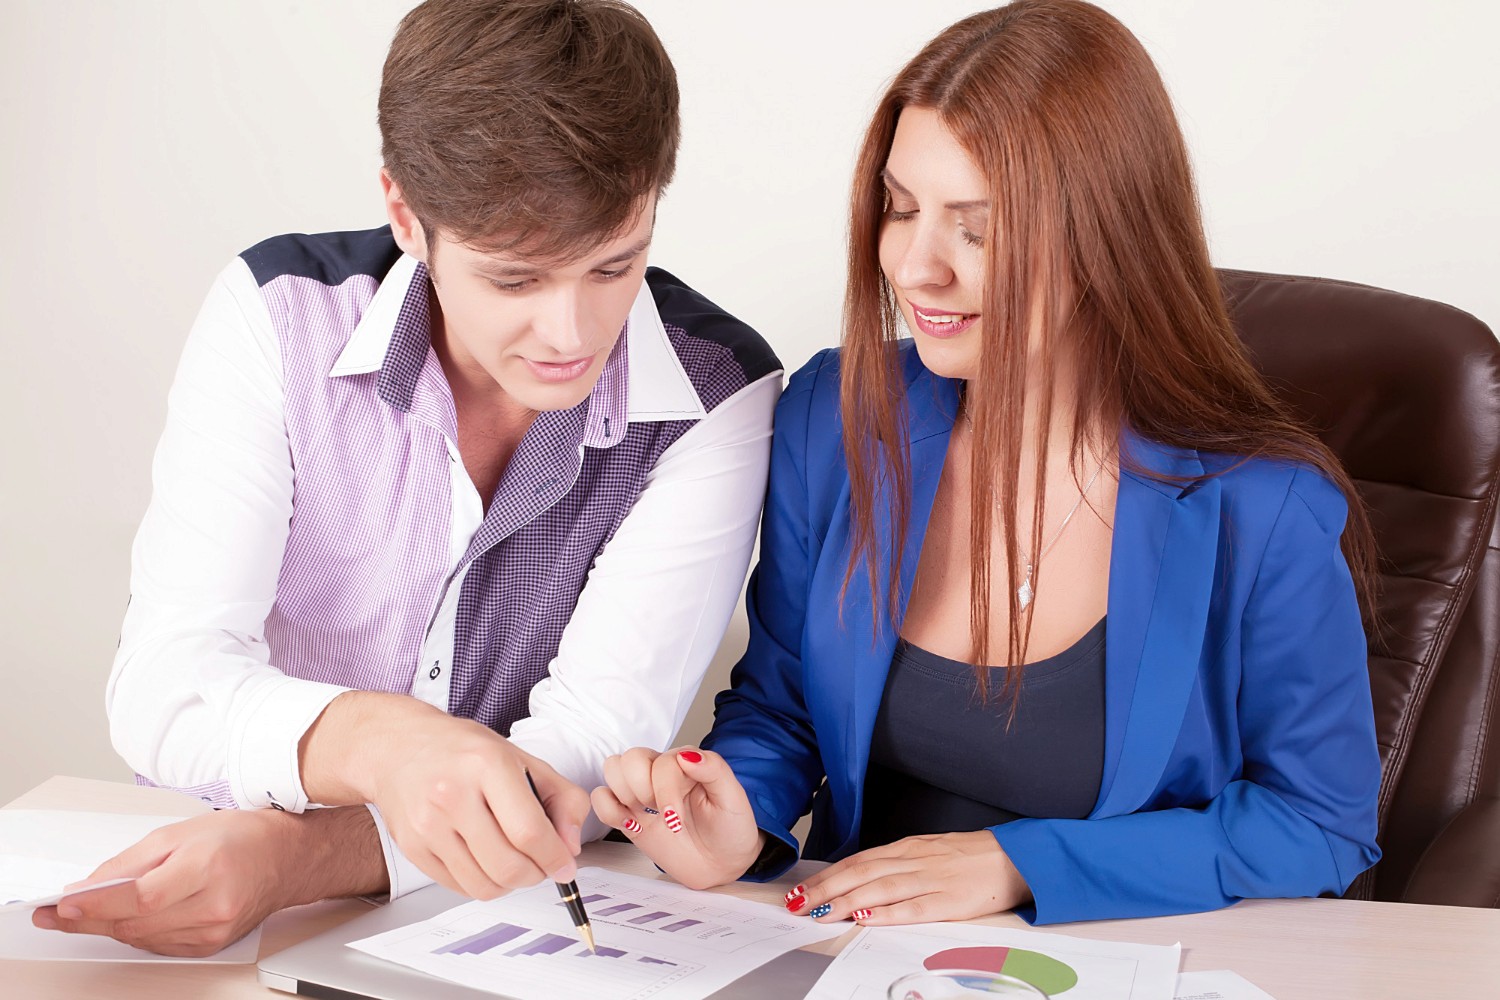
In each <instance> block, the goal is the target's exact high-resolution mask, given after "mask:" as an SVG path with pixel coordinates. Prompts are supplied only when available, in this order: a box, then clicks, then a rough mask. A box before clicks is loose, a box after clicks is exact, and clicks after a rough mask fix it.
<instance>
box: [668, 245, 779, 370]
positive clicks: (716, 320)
mask: <svg viewBox="0 0 1500 1000" xmlns="http://www.w3.org/2000/svg"><path fill="white" fill-rule="evenodd" d="M646 284H647V285H648V286H649V287H650V289H651V296H652V298H654V299H655V300H656V311H657V312H658V313H660V314H661V320H662V323H664V324H666V325H668V326H673V327H677V328H678V329H680V330H682V331H684V332H685V333H686V334H687V335H688V336H689V337H691V338H693V339H695V340H703V341H708V342H710V343H712V344H717V345H719V346H721V347H725V348H728V350H729V352H730V354H731V355H732V356H733V358H734V361H735V363H736V364H737V365H739V367H740V370H741V372H742V373H743V376H744V380H745V381H744V384H745V385H749V384H750V383H752V382H756V381H758V380H760V379H762V378H764V377H765V376H767V375H769V374H771V373H772V372H775V371H780V370H781V367H782V365H781V360H780V359H779V358H777V357H776V353H775V352H774V351H773V350H771V345H770V344H768V343H766V341H765V339H764V338H763V337H761V335H760V334H758V333H756V332H755V330H753V329H752V328H751V327H750V326H749V325H748V324H746V323H744V322H741V321H740V320H738V319H736V318H735V317H733V316H731V315H730V314H729V313H727V312H725V311H724V310H723V309H721V308H720V307H719V306H717V305H715V304H714V303H713V302H711V301H709V299H708V298H707V297H705V296H704V295H702V294H701V293H699V292H697V291H695V290H694V289H692V288H690V287H689V286H688V285H686V284H684V283H683V281H682V280H681V279H680V278H678V277H676V276H675V275H673V274H671V273H670V272H668V271H664V270H662V269H661V268H659V267H649V268H647V269H646Z"/></svg>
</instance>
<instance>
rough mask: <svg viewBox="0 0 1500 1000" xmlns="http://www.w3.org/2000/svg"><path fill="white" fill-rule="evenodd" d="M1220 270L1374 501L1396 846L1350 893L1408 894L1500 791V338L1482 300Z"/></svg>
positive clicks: (1391, 833)
mask: <svg viewBox="0 0 1500 1000" xmlns="http://www.w3.org/2000/svg"><path fill="white" fill-rule="evenodd" d="M1219 274H1220V280H1221V282H1222V284H1223V287H1224V290H1225V295H1226V298H1227V299H1228V302H1229V310H1230V314H1231V316H1232V317H1233V318H1234V322H1235V325H1236V328H1237V329H1238V330H1239V333H1240V336H1241V337H1242V338H1243V340H1244V341H1245V343H1246V345H1247V347H1248V348H1249V350H1250V353H1251V356H1252V357H1253V358H1254V360H1255V363H1256V365H1257V366H1258V367H1259V368H1260V370H1261V371H1262V373H1263V374H1264V375H1265V376H1266V378H1267V379H1268V381H1269V382H1270V383H1271V385H1272V387H1273V388H1274V389H1275V390H1276V391H1277V392H1278V393H1279V394H1281V396H1282V398H1284V399H1285V400H1286V401H1287V402H1288V403H1289V404H1290V405H1291V406H1292V407H1293V408H1294V409H1295V411H1296V412H1297V413H1298V414H1299V415H1300V416H1301V417H1302V418H1303V419H1304V420H1305V421H1306V422H1307V423H1308V424H1309V425H1310V426H1311V427H1312V428H1313V429H1314V430H1316V431H1317V433H1318V434H1319V436H1320V437H1322V439H1323V441H1324V442H1325V443H1327V444H1328V446H1329V447H1330V448H1332V449H1333V451H1334V453H1335V454H1337V455H1338V457H1339V459H1340V460H1341V461H1342V462H1343V463H1344V467H1345V469H1346V470H1347V471H1348V473H1349V475H1350V477H1351V478H1352V479H1353V480H1354V481H1355V483H1356V485H1357V486H1358V488H1359V490H1360V494H1361V496H1362V498H1363V500H1364V502H1365V505H1366V507H1367V508H1368V510H1369V513H1370V519H1371V523H1372V525H1373V528H1374V531H1375V537H1376V545H1377V548H1378V549H1379V553H1380V594H1379V597H1378V606H1377V612H1378V616H1379V622H1380V625H1379V630H1378V632H1377V634H1375V635H1373V636H1372V637H1371V642H1370V648H1369V665H1370V687H1371V691H1372V693H1373V695H1374V702H1375V722H1376V731H1377V735H1378V738H1379V741H1380V752H1381V758H1382V768H1383V775H1382V781H1381V789H1380V817H1381V834H1380V843H1381V848H1382V850H1383V851H1384V857H1383V859H1382V860H1381V862H1380V864H1379V865H1377V866H1376V868H1375V869H1374V870H1373V871H1371V872H1370V873H1368V874H1367V875H1365V876H1364V877H1362V878H1361V879H1360V880H1358V881H1357V882H1356V883H1355V885H1354V887H1352V888H1351V890H1350V893H1349V895H1351V896H1357V897H1361V898H1379V899H1402V898H1404V897H1405V893H1406V887H1407V884H1408V881H1409V880H1410V879H1411V876H1412V873H1413V871H1414V870H1415V868H1416V866H1417V864H1418V861H1419V859H1420V858H1421V857H1422V855H1423V853H1424V852H1425V851H1426V850H1427V848H1428V846H1429V845H1430V844H1431V843H1432V842H1433V840H1434V838H1435V837H1436V836H1437V835H1438V833H1439V832H1440V831H1441V830H1442V828H1443V827H1444V826H1445V825H1446V824H1447V823H1448V822H1449V821H1450V820H1452V819H1453V817H1454V816H1456V815H1458V814H1459V813H1460V812H1461V811H1463V810H1464V809H1465V808H1466V807H1467V806H1468V805H1469V804H1470V803H1471V802H1473V801H1474V800H1475V799H1476V798H1478V797H1480V796H1483V795H1485V794H1491V795H1494V794H1500V734H1495V733H1494V730H1495V729H1496V728H1497V727H1500V662H1497V655H1496V653H1497V645H1500V636H1497V632H1500V557H1497V553H1496V534H1495V507H1496V497H1497V492H1500V344H1497V343H1496V340H1495V337H1494V335H1493V334H1492V333H1491V332H1490V331H1489V329H1488V328H1487V327H1486V326H1485V325H1484V324H1483V323H1481V322H1480V321H1479V320H1477V319H1475V318H1474V317H1473V316H1470V315H1469V314H1467V313H1465V312H1462V311H1460V310H1458V309H1454V308H1453V307H1451V306H1446V305H1443V304H1441V303H1438V302H1431V301H1428V300H1426V299H1419V298H1415V297H1413V296H1410V295H1402V294H1400V293H1398V292H1391V291H1386V290H1384V289H1379V288H1371V287H1369V286H1365V285H1356V284H1352V283H1348V282H1341V281H1331V280H1327V279H1323V278H1304V277H1295V276H1290V275H1278V274H1261V273H1257V272H1250V271H1230V270H1221V271H1220V272H1219ZM1495 851H1496V852H1497V853H1500V843H1497V844H1496V845H1495ZM1424 901H1426V902H1442V901H1444V900H1437V899H1426V900H1424ZM1453 901H1454V902H1459V901H1460V900H1457V899H1455V900H1453Z"/></svg>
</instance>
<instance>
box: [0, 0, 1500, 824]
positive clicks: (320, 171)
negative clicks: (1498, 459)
mask: <svg viewBox="0 0 1500 1000" xmlns="http://www.w3.org/2000/svg"><path fill="white" fill-rule="evenodd" d="M637 2H638V4H639V6H640V7H641V9H642V10H643V11H644V12H645V13H646V14H647V16H649V17H650V18H651V20H652V21H653V22H654V23H655V24H656V26H657V29H658V30H659V32H660V33H661V35H662V38H663V40H664V41H665V42H666V45H667V48H668V50H669V51H670V52H671V53H672V55H673V57H674V59H675V60H676V63H677V67H678V72H679V74H680V77H681V83H682V89H683V94H684V101H685V105H684V118H685V137H684V142H683V149H682V158H681V162H680V165H679V168H678V178H679V179H678V181H677V182H676V184H675V185H674V186H673V188H672V190H671V191H670V192H669V195H668V198H667V200H666V201H665V202H664V203H663V206H662V211H661V216H660V226H659V230H658V236H657V240H656V244H655V249H654V251H653V254H654V259H655V261H656V262H658V263H660V264H662V265H664V266H666V267H668V268H670V269H672V270H674V271H676V272H677V273H678V274H679V275H680V276H681V277H683V278H684V279H686V280H688V281H689V282H690V283H692V284H694V285H695V286H697V287H698V288H700V289H701V290H703V291H704V292H706V293H707V294H708V295H710V296H711V297H713V298H715V299H717V300H718V301H719V302H720V303H721V304H722V305H724V306H726V307H727V308H729V309H730V310H731V311H733V312H735V313H738V314H739V315H740V316H742V317H743V318H745V319H746V320H748V321H750V322H751V323H752V324H753V325H755V326H756V327H757V328H759V329H760V330H761V331H762V333H764V334H765V336H766V337H767V338H768V339H769V340H770V341H771V343H772V344H773V345H774V346H775V347H776V348H777V350H778V351H779V353H780V354H781V357H782V359H783V360H784V361H785V362H786V363H787V364H788V366H789V367H794V366H796V365H800V364H801V363H802V362H803V361H804V360H806V359H807V358H808V357H809V356H810V355H811V354H812V353H813V352H814V351H815V350H816V349H818V348H820V347H822V346H824V345H827V344H831V343H833V342H834V341H835V340H836V338H837V335H838V329H837V321H838V311H839V301H840V295H841V288H842V278H841V273H842V267H843V248H842V239H843V226H844V219H843V216H844V206H843V202H844V198H845V193H846V187H847V182H848V173H849V169H850V165H851V163H852V159H853V154H854V146H855V142H856V141H857V138H858V136H859V134H860V133H861V131H862V129H863V127H864V124H865V119H866V116H867V114H868V113H869V110H870V108H871V107H872V105H873V102H874V100H875V96H876V94H877V92H878V91H879V89H880V88H881V87H882V85H883V83H884V82H885V81H886V80H887V79H888V78H889V77H890V76H891V75H892V74H894V73H895V71H896V70H897V69H898V68H899V66H900V65H901V63H902V62H903V61H904V60H905V59H906V58H908V57H909V56H910V55H912V54H913V53H915V52H916V50H917V49H918V48H920V46H921V44H922V43H923V42H925V41H926V40H927V39H928V38H929V37H931V36H932V35H933V34H935V33H936V32H937V31H938V30H939V29H940V28H941V27H943V26H944V25H946V24H948V23H950V22H951V21H953V20H956V19H957V18H958V17H960V16H962V15H964V14H967V13H970V12H972V11H973V10H976V9H979V7H980V4H981V3H982V2H983V0H923V2H920V3H918V2H916V0H905V2H900V0H863V2H854V0H847V2H846V0H839V2H831V0H761V2H758V3H723V2H716V0H637ZM1104 4H1105V6H1106V7H1108V8H1109V9H1110V10H1111V11H1113V12H1114V13H1115V14H1116V15H1117V16H1119V17H1120V18H1121V19H1122V20H1124V21H1125V23H1126V24H1127V25H1129V26H1130V27H1132V28H1133V29H1134V30H1135V31H1136V33H1137V34H1138V35H1139V36H1140V37H1141V38H1142V39H1143V40H1144V41H1145V43H1146V45H1147V47H1148V48H1149V49H1150V50H1151V52H1152V53H1153V54H1154V56H1155V57H1156V59H1157V61H1158V64H1159V65H1160V67H1161V69H1162V71H1163V73H1164V75H1165V77H1166V79H1167V81H1168V84H1169V86H1170V87H1171V89H1172V91H1173V94H1174V95H1175V97H1176V100H1177V102H1178V108H1179V111H1180V114H1181V117H1182V120H1183V123H1184V127H1185V129H1186V131H1187V134H1188V139H1189V142H1190V144H1191V147H1192V149H1193V152H1194V155H1195V159H1196V162H1197V165H1198V169H1199V179H1200V184H1201V193H1202V198H1203V202H1204V205H1205V208H1206V213H1207V219H1208V223H1209V227H1210V236H1211V238H1212V242H1213V247H1214V251H1215V254H1216V257H1217V260H1218V262H1219V263H1221V264H1225V265H1231V266H1237V267H1247V268H1255V269H1263V270H1276V271H1287V272H1294V273H1309V274H1320V275H1327V276H1333V277H1340V278H1347V279H1352V280H1356V281H1362V282H1367V283H1371V284H1377V285H1385V286H1388V287H1394V288H1398V289H1401V290H1404V291H1408V292H1413V293H1416V294H1419V295H1424V296H1428V297H1431V298H1437V299H1442V300H1445V301H1448V302H1451V303H1453V304H1455V305H1458V306H1460V307H1462V308H1464V309H1467V310H1469V311H1471V312H1473V313H1475V314H1477V315H1478V316H1480V317H1481V318H1482V319H1485V320H1486V321H1487V322H1489V323H1490V324H1491V325H1492V326H1496V325H1500V280H1497V271H1500V267H1497V265H1500V252H1497V251H1496V238H1497V234H1500V193H1497V184H1496V181H1495V177H1496V175H1497V172H1500V167H1497V164H1500V71H1497V70H1496V68H1495V67H1496V62H1495V59H1494V49H1493V46H1494V40H1495V38H1496V37H1500V7H1497V6H1496V5H1494V4H1492V3H1489V2H1487V0H1439V2H1436V3H1432V4H1426V5H1415V4H1411V3H1409V2H1404V0H1401V2H1398V0H1258V2H1256V3H1227V2H1218V0H1201V2H1191V0H1104ZM408 6H410V0H317V2H311V0H256V2H250V0H232V2H230V0H225V2H214V3H203V2H201V0H140V2H128V3H127V2H124V0H116V2H104V0H92V2H90V0H6V2H5V3H4V4H3V8H0V93H3V94H5V95H6V96H5V99H4V100H3V101H0V143H3V156H0V206H3V209H0V210H3V217H4V219H5V221H6V223H7V225H6V227H5V238H4V240H3V242H0V307H3V309H4V317H3V320H0V347H3V354H0V358H3V361H0V380H3V381H0V407H3V420H4V426H5V427H6V429H7V432H6V434H5V437H4V443H3V445H0V448H3V451H0V469H3V470H4V471H3V476H4V478H3V482H0V643H3V645H0V670H3V685H0V802H3V801H6V800H9V799H10V798H12V797H13V796H15V795H16V794H18V793H20V792H21V791H24V790H25V789H27V788H29V787H31V786H32V785H34V784H35V783H37V782H39V781H41V780H42V779H43V778H45V777H47V776H48V775H51V774H54V773H70V774H79V775H87V776H99V777H116V778H124V777H126V776H127V775H128V771H127V770H126V768H125V767H124V765H123V764H121V763H120V762H119V760H118V759H117V758H116V757H115V756H114V754H113V752H112V751H111V749H110V747H109V742H108V738H107V734H106V728H105V719H104V712H103V707H102V702H103V697H102V692H103V686H104V680H105V677H106V676H107V673H108V668H109V662H110V657H111V654H112V651H113V649H114V645H115V636H116V629H117V627H118V624H119V620H120V616H121V613H122V611H123V608H124V603H125V598H126V584H127V573H128V559H129V544H130V539H131V537H132V534H133V532H134V528H135V525H136V522H137V521H138V519H139V518H140V515H141V513H142V511H143V510H144V508H145V504H146V501H147V499H148V496H149V489H150V483H149V460H150V455H151V450H152V447H153V445H154V443H155V439H156V436H157V434H158V433H159V431H160V427H161V421H162V415H163V408H164V399H165V394H166V389H167V385H168V383H169V381H170V378H171V374H172V371H173V367H174V365H175V361H176V357H177V353H178V351H179V349H180V347H181V343H182V340H183V338H184V336H185V334H186V331H187V328H188V324H189V323H190V322H191V320H192V317H193V315H194V313H195V311H196V309H197V306H198V302H199V300H200V297H201V296H202V294H203V293H204V291H205V290H206V288H207V285H208V282H209V280H210V279H211V277H212V276H213V275H214V274H215V273H216V272H217V271H218V270H219V268H221V267H222V266H223V264H224V263H225V262H226V261H227V260H228V259H229V258H230V257H231V256H233V255H234V254H235V253H237V252H238V251H240V250H241V249H243V248H245V247H247V246H249V245H250V244H252V243H254V242H256V241H258V240H260V239H261V238H263V237H265V236H268V235H272V234H275V233H280V232H286V231H293V230H302V231H308V232H318V231H324V230H332V229H355V228H364V227H368V226H374V225H378V224H380V223H381V222H382V221H383V218H382V214H381V207H380V201H379V198H378V191H377V186H376V180H375V175H376V169H377V167H378V165H379V160H378V137H377V134H376V129H375V111H374V107H375V95H376V91H377V88H378V84H379V72H380V64H381V60H382V58H383V54H384V49H385V46H386V44H387V43H388V41H389V39H390V35H391V32H392V30H393V29H394V27H395V24H396V22H397V20H398V19H399V17H400V16H401V14H402V13H403V12H404V11H405V9H406V8H407V7H408ZM743 629H744V626H743V618H742V616H741V618H740V620H739V621H737V622H736V624H735V626H734V628H733V629H732V631H731V635H730V639H729V641H728V643H727V644H726V652H724V653H723V654H722V655H721V657H720V662H719V663H718V664H716V667H715V669H716V671H718V674H717V676H716V678H715V679H713V680H711V682H710V683H711V685H716V684H717V683H719V682H720V681H722V679H723V677H724V676H725V672H726V671H727V667H728V664H729V662H731V661H732V659H733V653H734V652H735V650H734V649H733V648H731V647H735V646H739V647H742V645H743V641H744V640H743ZM706 703H707V697H705V698H702V699H700V707H699V709H698V714H696V715H695V716H694V718H693V720H692V721H691V722H690V724H689V727H688V731H687V734H686V735H687V736H690V737H691V736H696V735H698V734H700V733H701V732H702V731H703V729H704V728H705V727H706V724H707V721H706V720H707V718H708V717H707V715H706V714H704V712H703V706H705V705H706Z"/></svg>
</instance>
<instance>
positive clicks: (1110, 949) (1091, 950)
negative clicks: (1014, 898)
mask: <svg viewBox="0 0 1500 1000" xmlns="http://www.w3.org/2000/svg"><path fill="white" fill-rule="evenodd" d="M1181 958H1182V948H1181V946H1179V945H1173V946H1171V947H1163V946H1161V945H1144V944H1126V943H1123V942H1115V941H1090V940H1087V939H1085V938H1075V937H1068V936H1066V935H1062V934H1052V933H1049V932H1046V931H1021V930H1011V929H1009V928H1003V927H981V926H976V925H972V924H912V925H910V926H908V927H871V928H867V929H865V930H864V931H861V932H860V934H859V936H858V937H856V938H855V939H854V940H853V941H851V942H850V943H849V944H848V945H847V946H846V947H845V948H844V950H843V951H841V952H839V954H838V957H836V958H835V959H834V960H833V962H832V964H830V965H829V966H828V971H827V972H825V973H824V974H823V977H822V978H821V979H819V980H818V981H817V983H816V984H815V985H814V986H813V989H812V992H811V993H809V994H808V995H807V996H808V1000H886V987H888V986H889V985H890V984H891V983H892V982H894V981H895V980H896V979H898V978H900V977H901V976H904V975H906V974H907V973H909V972H920V971H922V970H923V969H980V970H983V971H988V972H1004V973H1006V974H1007V975H1011V976H1015V977H1016V978H1017V979H1024V980H1026V981H1027V982H1029V983H1032V984H1033V985H1035V986H1037V987H1038V988H1039V989H1041V990H1042V992H1044V993H1046V994H1047V995H1048V996H1049V997H1051V998H1053V1000H1059V998H1060V1000H1172V997H1173V991H1174V989H1175V987H1176V985H1177V968H1178V965H1179V964H1180V962H1181Z"/></svg>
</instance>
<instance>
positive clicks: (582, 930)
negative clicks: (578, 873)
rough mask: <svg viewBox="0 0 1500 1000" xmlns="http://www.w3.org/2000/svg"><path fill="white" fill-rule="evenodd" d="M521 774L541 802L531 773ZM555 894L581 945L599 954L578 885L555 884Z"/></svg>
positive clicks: (573, 883)
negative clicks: (524, 776) (581, 937)
mask: <svg viewBox="0 0 1500 1000" xmlns="http://www.w3.org/2000/svg"><path fill="white" fill-rule="evenodd" d="M521 773H522V774H524V775H526V784H528V785H530V786H531V794H532V795H535V796H536V800H537V801H538V802H540V801H542V793H541V792H539V791H537V790H536V782H535V781H532V780H531V772H530V771H528V770H526V769H525V768H522V769H521ZM553 884H554V885H556V886H557V894H558V895H559V896H561V897H562V901H563V904H564V905H566V906H567V908H568V916H570V917H572V918H573V926H574V927H576V928H578V933H579V934H580V935H582V936H583V943H584V944H586V945H588V946H589V951H591V952H593V953H594V954H596V955H597V954H599V949H598V948H596V947H594V927H593V925H592V924H590V923H589V915H588V914H587V913H584V912H583V897H581V896H580V895H578V883H577V882H576V881H575V882H555V883H553Z"/></svg>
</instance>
